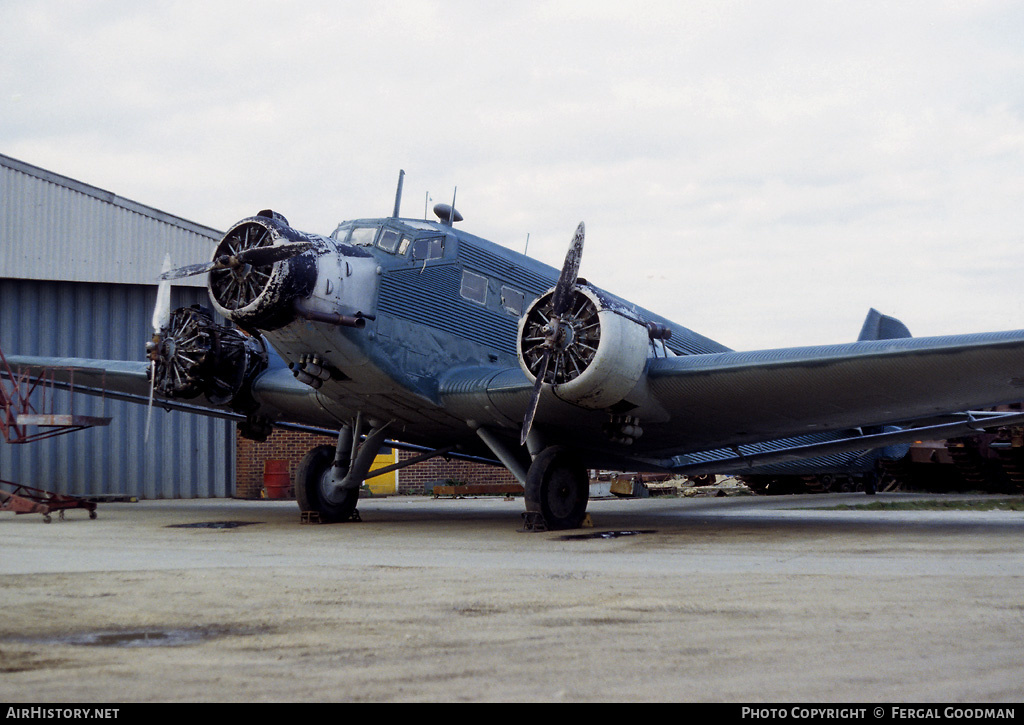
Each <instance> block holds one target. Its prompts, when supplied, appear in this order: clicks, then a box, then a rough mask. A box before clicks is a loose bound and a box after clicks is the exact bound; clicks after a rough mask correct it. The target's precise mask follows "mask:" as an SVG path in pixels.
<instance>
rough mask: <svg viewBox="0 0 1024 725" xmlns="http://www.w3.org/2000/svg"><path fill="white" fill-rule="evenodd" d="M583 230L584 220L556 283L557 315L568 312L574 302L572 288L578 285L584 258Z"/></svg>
mask: <svg viewBox="0 0 1024 725" xmlns="http://www.w3.org/2000/svg"><path fill="white" fill-rule="evenodd" d="M583 231H584V230H583V222H580V225H579V226H578V227H576V233H575V234H574V235H573V237H572V243H571V244H570V245H569V251H568V252H566V255H565V263H564V264H563V265H562V273H561V274H560V275H558V283H557V284H556V285H555V293H554V295H552V297H551V307H552V311H553V312H554V313H555V315H556V316H557V317H561V316H562V315H564V314H565V313H566V312H568V311H569V305H570V304H572V288H573V287H575V286H576V278H577V277H578V276H579V272H580V261H581V260H582V258H583Z"/></svg>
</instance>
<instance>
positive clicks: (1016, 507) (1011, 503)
mask: <svg viewBox="0 0 1024 725" xmlns="http://www.w3.org/2000/svg"><path fill="white" fill-rule="evenodd" d="M828 509H829V510H833V511H852V510H857V509H863V510H865V511H948V510H954V511H1024V498H1014V499H996V500H992V501H982V500H976V501H971V500H950V501H944V500H941V499H927V500H923V501H873V502H871V503H866V504H840V505H838V506H829V507H828Z"/></svg>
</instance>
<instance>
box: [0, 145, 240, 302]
mask: <svg viewBox="0 0 1024 725" xmlns="http://www.w3.org/2000/svg"><path fill="white" fill-rule="evenodd" d="M219 238H220V233H219V232H217V231H216V230H214V229H210V228H208V227H204V226H201V225H199V224H194V223H193V222H190V221H187V220H185V219H181V218H179V217H175V216H172V215H170V214H167V213H165V212H162V211H160V210H158V209H154V208H152V207H147V206H144V205H142V204H138V203H136V202H133V201H130V200H128V199H123V198H121V197H119V196H117V195H116V194H113V193H111V192H109V191H103V190H102V189H98V188H96V187H94V186H89V185H88V184H83V183H82V182H80V181H76V180H74V179H70V178H68V177H66V176H60V175H59V174H54V173H52V172H49V171H45V170H43V169H40V168H38V167H35V166H31V165H29V164H26V163H23V162H21V161H18V160H16V159H12V158H10V157H9V156H3V155H2V154H0V240H3V244H0V277H10V278H20V279H61V280H74V281H78V282H115V283H122V284H153V283H155V281H156V278H157V276H158V275H159V274H160V267H161V265H162V264H163V261H164V256H165V255H166V254H170V255H171V262H172V264H173V265H174V266H176V267H177V266H182V265H185V264H191V263H194V262H205V261H207V260H209V259H210V258H211V256H212V255H213V249H214V247H215V246H216V242H217V240H218V239H219ZM175 285H176V286H184V287H203V286H205V285H206V277H205V276H197V277H191V278H185V279H182V280H178V281H176V282H175Z"/></svg>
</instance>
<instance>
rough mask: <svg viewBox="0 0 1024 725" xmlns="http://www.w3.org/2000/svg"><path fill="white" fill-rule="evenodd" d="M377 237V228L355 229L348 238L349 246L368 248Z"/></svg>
mask: <svg viewBox="0 0 1024 725" xmlns="http://www.w3.org/2000/svg"><path fill="white" fill-rule="evenodd" d="M376 236H377V227H356V228H355V229H353V230H352V235H351V236H350V237H349V238H348V242H349V244H356V245H358V246H360V247H369V246H371V245H372V244H373V240H374V238H375V237H376Z"/></svg>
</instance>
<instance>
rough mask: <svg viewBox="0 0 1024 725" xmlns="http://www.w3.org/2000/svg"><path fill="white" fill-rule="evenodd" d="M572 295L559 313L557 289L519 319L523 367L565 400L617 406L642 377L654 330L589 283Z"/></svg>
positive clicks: (583, 404) (586, 405)
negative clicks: (555, 305)
mask: <svg viewBox="0 0 1024 725" xmlns="http://www.w3.org/2000/svg"><path fill="white" fill-rule="evenodd" d="M568 296H569V299H568V302H567V304H566V305H565V311H564V312H563V313H562V314H561V315H556V314H555V309H554V302H555V290H551V291H550V292H547V293H546V294H543V295H541V296H540V297H538V298H537V299H536V300H535V301H534V302H533V304H532V305H530V308H529V309H528V310H527V311H526V314H525V315H523V317H522V318H521V319H520V321H519V363H520V365H521V366H522V368H523V371H524V372H525V373H526V375H527V376H528V377H529V378H530V381H531V382H534V383H536V381H537V378H538V376H542V377H543V382H544V383H547V384H548V385H550V386H551V391H552V393H554V394H555V395H557V396H558V397H559V398H561V399H562V400H565V401H566V402H569V403H573V404H575V405H579V406H581V407H584V408H591V409H601V408H608V407H611V406H614V405H615V404H616V403H618V402H620V401H621V400H622V399H623V398H625V397H626V395H628V394H629V392H630V391H631V390H633V389H634V388H635V387H636V385H637V383H639V382H640V379H641V377H642V376H643V373H644V367H645V366H646V364H647V357H648V354H649V349H650V336H651V330H650V329H649V327H648V326H647V325H646V324H645V323H644V322H643V321H642V320H640V319H638V318H637V317H636V316H634V315H632V314H630V312H629V310H627V309H624V308H622V307H621V306H620V305H617V304H616V303H615V302H614V301H613V300H609V299H607V298H606V297H605V296H604V295H602V294H601V293H600V292H599V291H598V290H596V289H594V288H593V287H590V286H589V285H586V284H582V283H581V284H576V285H575V286H573V288H572V289H571V291H570V292H569V293H568ZM545 357H548V358H549V360H548V361H547V362H545Z"/></svg>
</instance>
